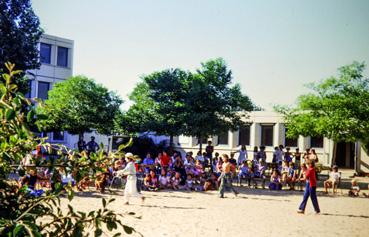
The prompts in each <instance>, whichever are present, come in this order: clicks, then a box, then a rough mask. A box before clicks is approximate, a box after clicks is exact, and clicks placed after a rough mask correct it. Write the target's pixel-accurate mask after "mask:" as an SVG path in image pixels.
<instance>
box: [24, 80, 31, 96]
mask: <svg viewBox="0 0 369 237" xmlns="http://www.w3.org/2000/svg"><path fill="white" fill-rule="evenodd" d="M31 91H32V81H31V80H28V88H27V92H26V94H24V96H25V97H26V98H31Z"/></svg>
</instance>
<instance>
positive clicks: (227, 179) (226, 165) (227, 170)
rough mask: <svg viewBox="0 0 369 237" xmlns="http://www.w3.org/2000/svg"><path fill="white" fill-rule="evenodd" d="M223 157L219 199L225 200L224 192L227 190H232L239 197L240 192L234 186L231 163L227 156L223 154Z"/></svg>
mask: <svg viewBox="0 0 369 237" xmlns="http://www.w3.org/2000/svg"><path fill="white" fill-rule="evenodd" d="M222 157H223V165H222V173H221V175H220V176H219V179H220V187H219V197H220V198H224V191H225V190H226V189H230V190H231V191H232V192H233V193H234V195H235V196H236V197H237V194H238V192H237V191H236V190H235V189H234V188H233V186H232V173H231V163H230V162H229V157H228V155H227V154H223V155H222Z"/></svg>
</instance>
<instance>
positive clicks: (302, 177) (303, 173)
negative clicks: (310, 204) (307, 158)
mask: <svg viewBox="0 0 369 237" xmlns="http://www.w3.org/2000/svg"><path fill="white" fill-rule="evenodd" d="M300 167H301V169H300V174H299V177H298V179H297V182H298V184H299V186H300V191H302V190H303V187H304V185H305V182H306V171H307V166H306V164H305V163H302V164H301V165H300Z"/></svg>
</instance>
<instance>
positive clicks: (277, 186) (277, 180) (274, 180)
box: [269, 170, 282, 190]
mask: <svg viewBox="0 0 369 237" xmlns="http://www.w3.org/2000/svg"><path fill="white" fill-rule="evenodd" d="M269 189H270V190H281V189H282V184H281V176H280V175H279V173H278V170H273V173H272V175H271V176H270V183H269Z"/></svg>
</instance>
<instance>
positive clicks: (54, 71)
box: [26, 34, 109, 148]
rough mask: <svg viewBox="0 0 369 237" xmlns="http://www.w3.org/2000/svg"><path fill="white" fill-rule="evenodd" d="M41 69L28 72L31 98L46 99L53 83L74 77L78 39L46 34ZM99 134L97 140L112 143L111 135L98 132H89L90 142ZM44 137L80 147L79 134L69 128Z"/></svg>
mask: <svg viewBox="0 0 369 237" xmlns="http://www.w3.org/2000/svg"><path fill="white" fill-rule="evenodd" d="M39 51H40V62H41V67H40V69H36V70H30V71H28V72H27V78H28V79H29V87H30V90H29V92H28V93H27V94H26V97H28V98H35V97H37V98H40V99H42V100H46V99H47V98H48V91H49V90H51V89H52V88H53V86H54V85H55V84H56V83H58V82H62V81H64V80H66V79H68V78H69V77H71V76H73V53H74V41H73V40H70V39H65V38H61V37H58V36H53V35H48V34H43V35H42V37H41V39H40V43H39ZM92 135H93V136H95V137H96V142H98V143H99V144H100V143H101V142H102V143H104V144H108V139H109V138H108V137H106V136H101V135H99V134H96V133H91V134H86V136H85V137H86V138H88V139H87V141H88V140H89V137H90V136H92ZM42 136H46V137H48V139H47V142H50V143H58V144H63V145H66V146H67V147H69V148H77V142H78V136H76V135H71V134H68V133H67V132H65V131H55V132H51V133H47V134H42Z"/></svg>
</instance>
